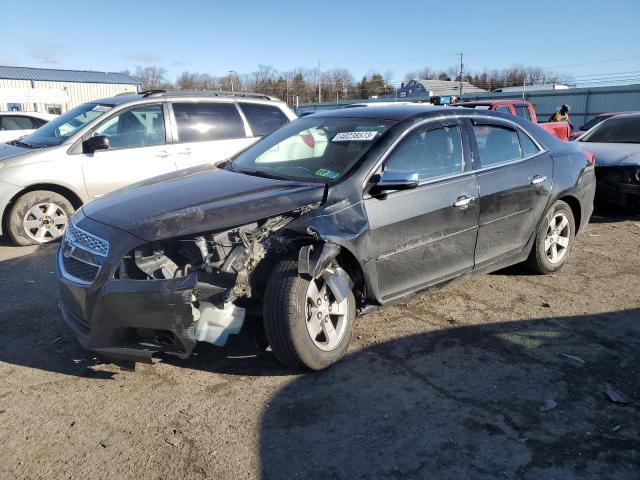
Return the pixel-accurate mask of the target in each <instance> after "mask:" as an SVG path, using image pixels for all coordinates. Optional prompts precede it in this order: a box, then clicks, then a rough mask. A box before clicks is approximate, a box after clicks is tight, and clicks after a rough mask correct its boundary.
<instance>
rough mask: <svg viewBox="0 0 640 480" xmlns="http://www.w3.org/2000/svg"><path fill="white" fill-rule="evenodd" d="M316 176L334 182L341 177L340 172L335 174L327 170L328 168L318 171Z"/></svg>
mask: <svg viewBox="0 0 640 480" xmlns="http://www.w3.org/2000/svg"><path fill="white" fill-rule="evenodd" d="M316 175H318V176H319V177H326V178H330V179H332V180H335V179H336V178H338V177H339V176H340V172H334V171H333V170H327V169H326V168H321V169H319V170H317V171H316Z"/></svg>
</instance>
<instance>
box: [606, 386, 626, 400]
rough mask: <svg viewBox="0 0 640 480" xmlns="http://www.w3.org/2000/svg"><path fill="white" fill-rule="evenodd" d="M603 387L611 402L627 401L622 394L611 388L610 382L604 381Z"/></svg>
mask: <svg viewBox="0 0 640 480" xmlns="http://www.w3.org/2000/svg"><path fill="white" fill-rule="evenodd" d="M604 388H605V393H606V394H607V397H609V400H611V401H612V402H615V403H629V400H627V399H626V398H624V396H623V395H622V394H621V393H620V392H619V391H617V390H616V389H615V388H613V387H612V386H611V384H609V383H605V384H604Z"/></svg>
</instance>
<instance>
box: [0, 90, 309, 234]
mask: <svg viewBox="0 0 640 480" xmlns="http://www.w3.org/2000/svg"><path fill="white" fill-rule="evenodd" d="M295 118H296V115H295V113H293V111H291V109H289V107H287V105H286V104H285V103H284V102H282V101H280V100H278V99H276V98H273V97H269V96H266V95H259V94H248V93H224V92H220V93H212V94H202V93H198V94H194V93H167V92H164V91H161V90H156V91H151V92H145V93H142V94H138V95H127V96H117V97H111V98H105V99H101V100H95V101H93V102H89V103H85V104H83V105H80V106H78V107H76V108H74V109H73V110H71V111H69V112H67V113H66V114H64V115H61V116H60V117H58V118H56V119H55V120H53V121H51V122H49V123H48V124H46V125H44V126H43V127H41V128H39V129H38V130H36V131H35V132H33V133H32V134H30V135H28V136H26V137H24V138H22V139H20V140H16V141H13V142H10V143H6V144H0V213H1V214H2V223H1V224H0V234H4V235H8V236H9V237H10V238H11V240H12V241H13V242H15V243H16V244H19V245H30V244H36V243H46V242H50V241H52V240H55V239H57V238H60V236H61V235H62V233H63V232H64V229H65V227H66V225H67V223H68V219H69V218H70V216H71V214H72V213H73V212H74V211H75V209H77V208H79V207H80V205H82V204H83V203H85V202H87V201H89V200H92V199H94V198H97V197H100V196H102V195H104V194H106V193H109V192H111V191H112V190H115V189H117V188H120V187H123V186H125V185H129V184H131V183H134V182H137V181H140V180H144V179H147V178H150V177H155V176H157V175H161V174H164V173H168V172H173V171H176V170H182V169H184V168H188V167H191V166H195V165H200V164H205V163H218V162H221V161H223V160H225V159H227V158H229V157H231V156H233V155H235V154H236V153H238V152H239V151H240V150H243V149H244V148H246V147H248V146H249V145H251V144H252V143H254V142H255V141H257V140H258V139H259V138H260V137H261V136H263V135H266V134H268V133H271V132H272V131H274V130H276V129H277V128H279V127H280V126H281V125H283V124H285V123H288V122H290V121H291V120H294V119H295ZM185 194H188V192H185Z"/></svg>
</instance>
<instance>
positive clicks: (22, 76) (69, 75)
mask: <svg viewBox="0 0 640 480" xmlns="http://www.w3.org/2000/svg"><path fill="white" fill-rule="evenodd" d="M0 79H11V80H36V81H44V82H77V83H121V84H122V83H124V84H128V85H141V82H140V80H137V79H135V78H133V77H131V76H129V75H126V74H124V73H115V72H95V71H91V70H58V69H53V68H30V67H6V66H2V65H0Z"/></svg>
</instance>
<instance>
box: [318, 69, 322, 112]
mask: <svg viewBox="0 0 640 480" xmlns="http://www.w3.org/2000/svg"><path fill="white" fill-rule="evenodd" d="M318 103H322V66H321V65H320V60H318Z"/></svg>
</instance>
